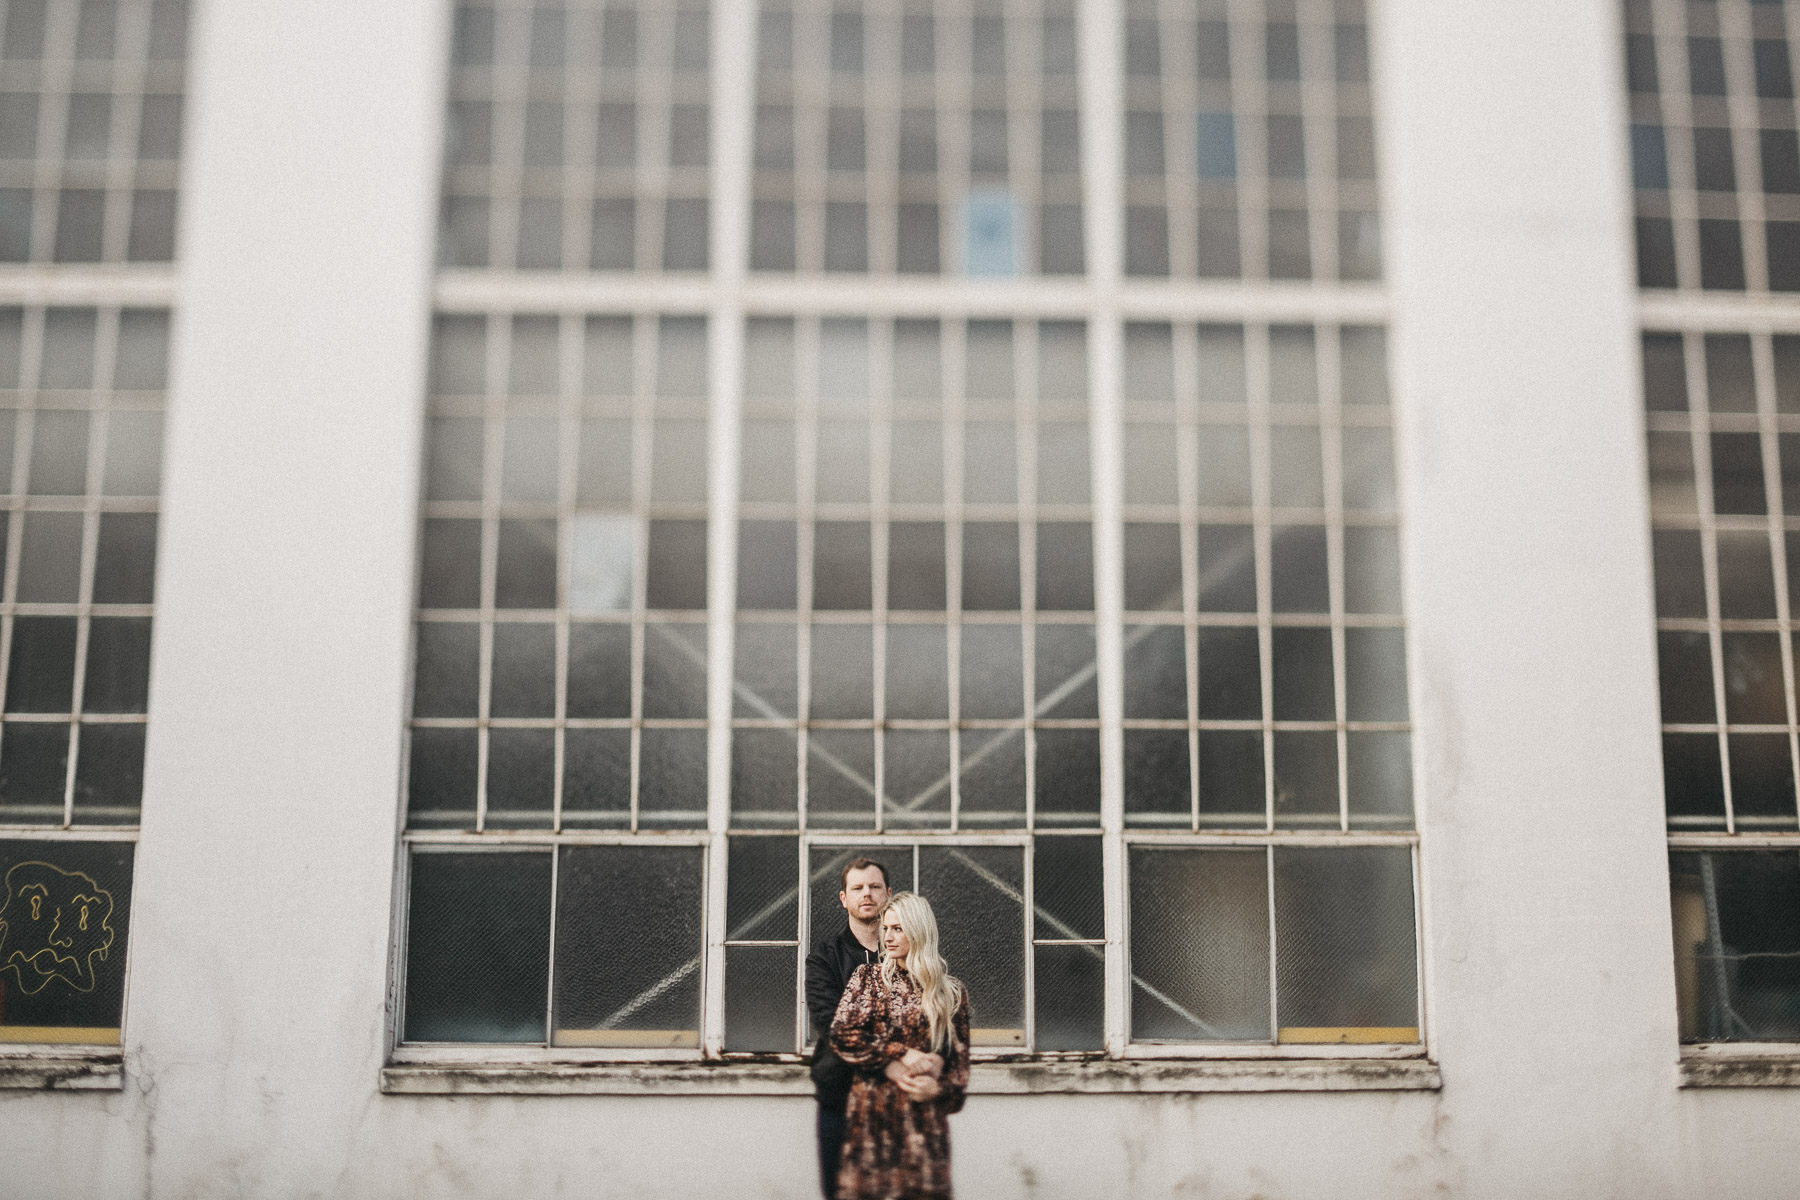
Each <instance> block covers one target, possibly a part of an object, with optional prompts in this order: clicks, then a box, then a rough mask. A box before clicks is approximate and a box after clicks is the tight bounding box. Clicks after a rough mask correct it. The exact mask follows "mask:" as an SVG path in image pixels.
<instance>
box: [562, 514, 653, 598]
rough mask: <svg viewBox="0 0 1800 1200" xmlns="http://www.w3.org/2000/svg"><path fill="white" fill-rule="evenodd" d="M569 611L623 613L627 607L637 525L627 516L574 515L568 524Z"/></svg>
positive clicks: (635, 555) (635, 550) (633, 563)
mask: <svg viewBox="0 0 1800 1200" xmlns="http://www.w3.org/2000/svg"><path fill="white" fill-rule="evenodd" d="M569 543H570V544H569V608H570V609H571V610H572V611H574V612H623V611H626V610H628V609H630V608H631V601H632V595H631V584H632V572H633V568H634V565H635V559H636V557H637V523H636V522H635V521H633V520H632V519H631V518H630V517H614V516H602V515H601V514H599V513H585V512H584V513H576V514H575V516H574V518H573V519H572V520H571V521H570V522H569Z"/></svg>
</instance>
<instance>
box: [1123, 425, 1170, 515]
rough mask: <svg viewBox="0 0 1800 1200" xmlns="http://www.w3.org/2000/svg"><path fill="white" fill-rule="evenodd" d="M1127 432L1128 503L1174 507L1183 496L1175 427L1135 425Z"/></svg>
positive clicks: (1126, 483) (1126, 429)
mask: <svg viewBox="0 0 1800 1200" xmlns="http://www.w3.org/2000/svg"><path fill="white" fill-rule="evenodd" d="M1124 432H1125V451H1124V453H1125V503H1127V504H1174V503H1175V502H1176V501H1177V499H1178V496H1179V491H1178V484H1177V479H1178V477H1179V476H1178V473H1177V471H1176V466H1175V427H1174V426H1173V425H1169V424H1163V423H1157V424H1151V423H1149V422H1144V421H1132V422H1128V423H1127V424H1126V426H1125V430H1124Z"/></svg>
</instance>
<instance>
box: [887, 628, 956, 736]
mask: <svg viewBox="0 0 1800 1200" xmlns="http://www.w3.org/2000/svg"><path fill="white" fill-rule="evenodd" d="M949 688H950V682H949V661H948V657H947V654H946V650H945V631H944V627H943V626H942V625H891V626H889V627H888V631H887V697H886V701H887V715H888V716H890V717H901V718H909V719H930V718H939V717H947V716H948V715H949V713H950V708H949V704H950V696H949Z"/></svg>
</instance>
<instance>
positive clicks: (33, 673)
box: [6, 617, 75, 713]
mask: <svg viewBox="0 0 1800 1200" xmlns="http://www.w3.org/2000/svg"><path fill="white" fill-rule="evenodd" d="M74 689H75V618H74V617H16V618H14V620H13V635H12V663H11V665H10V667H9V668H8V669H7V673H6V711H7V712H28V713H66V712H68V711H69V703H70V700H71V698H72V696H73V694H74Z"/></svg>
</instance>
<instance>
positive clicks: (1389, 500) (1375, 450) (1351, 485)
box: [1343, 426, 1395, 512]
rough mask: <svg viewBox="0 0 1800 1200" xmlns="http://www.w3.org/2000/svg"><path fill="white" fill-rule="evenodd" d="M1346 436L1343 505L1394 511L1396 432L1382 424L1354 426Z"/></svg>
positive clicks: (1346, 430)
mask: <svg viewBox="0 0 1800 1200" xmlns="http://www.w3.org/2000/svg"><path fill="white" fill-rule="evenodd" d="M1343 437H1344V507H1345V508H1351V509H1358V508H1360V509H1373V510H1376V511H1379V512H1393V511H1394V508H1395V502H1394V439H1393V435H1392V434H1391V433H1389V432H1388V430H1387V429H1386V428H1385V427H1383V426H1375V427H1372V428H1362V427H1357V426H1351V427H1350V428H1347V429H1345V430H1344V431H1343Z"/></svg>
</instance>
